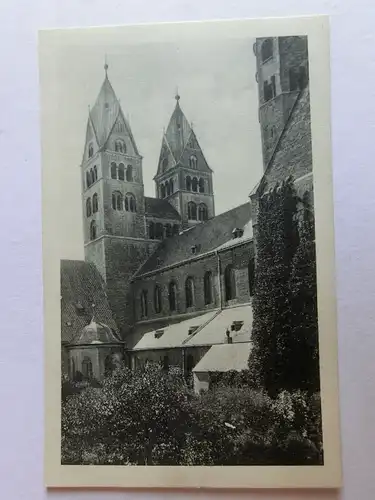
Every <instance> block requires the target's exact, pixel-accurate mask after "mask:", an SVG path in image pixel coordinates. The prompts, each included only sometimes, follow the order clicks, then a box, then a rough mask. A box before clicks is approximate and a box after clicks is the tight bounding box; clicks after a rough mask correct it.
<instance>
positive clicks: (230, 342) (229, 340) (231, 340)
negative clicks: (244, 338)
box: [225, 328, 233, 344]
mask: <svg viewBox="0 0 375 500" xmlns="http://www.w3.org/2000/svg"><path fill="white" fill-rule="evenodd" d="M225 333H226V336H227V338H226V344H232V343H233V339H232V337H231V336H230V331H229V329H228V328H227V331H226V332H225Z"/></svg>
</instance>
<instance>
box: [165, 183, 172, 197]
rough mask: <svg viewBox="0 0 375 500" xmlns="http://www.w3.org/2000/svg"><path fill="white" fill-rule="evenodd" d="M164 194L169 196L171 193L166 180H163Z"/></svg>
mask: <svg viewBox="0 0 375 500" xmlns="http://www.w3.org/2000/svg"><path fill="white" fill-rule="evenodd" d="M165 194H166V195H167V196H169V195H170V194H171V187H170V185H169V182H168V181H165Z"/></svg>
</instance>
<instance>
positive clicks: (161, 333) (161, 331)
mask: <svg viewBox="0 0 375 500" xmlns="http://www.w3.org/2000/svg"><path fill="white" fill-rule="evenodd" d="M163 334H164V330H156V331H155V335H154V336H155V338H156V339H160V337H162V335H163Z"/></svg>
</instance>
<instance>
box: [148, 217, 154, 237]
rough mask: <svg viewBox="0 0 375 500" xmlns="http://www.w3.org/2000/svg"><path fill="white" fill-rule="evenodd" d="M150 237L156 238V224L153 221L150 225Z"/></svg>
mask: <svg viewBox="0 0 375 500" xmlns="http://www.w3.org/2000/svg"><path fill="white" fill-rule="evenodd" d="M148 237H149V238H150V240H154V239H155V224H154V223H153V222H152V221H151V222H150V223H149V225H148Z"/></svg>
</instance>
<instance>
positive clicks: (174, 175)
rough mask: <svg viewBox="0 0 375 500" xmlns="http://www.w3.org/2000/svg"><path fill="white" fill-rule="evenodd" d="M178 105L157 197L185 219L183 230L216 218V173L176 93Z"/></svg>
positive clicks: (161, 162)
mask: <svg viewBox="0 0 375 500" xmlns="http://www.w3.org/2000/svg"><path fill="white" fill-rule="evenodd" d="M175 99H176V105H175V109H174V111H173V113H172V116H171V118H170V120H169V124H168V127H167V130H166V131H165V132H164V133H163V138H162V145H161V151H160V156H159V164H158V169H157V174H156V175H155V177H154V181H155V185H156V197H157V198H165V199H166V200H168V202H169V203H170V204H171V205H173V207H174V208H175V209H176V210H177V211H178V213H179V214H180V215H181V222H182V227H183V229H186V228H188V227H191V226H193V225H195V224H197V223H199V222H203V221H205V220H207V219H210V218H212V217H214V216H215V205H214V193H213V185H212V170H211V168H210V167H209V166H208V164H207V161H206V159H205V157H204V155H203V151H202V148H201V147H200V145H199V142H198V139H197V137H196V135H195V132H194V130H193V128H192V126H191V125H190V124H189V122H188V121H187V119H186V117H185V115H184V113H183V111H182V109H181V106H180V96H179V95H178V93H176V96H175Z"/></svg>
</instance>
